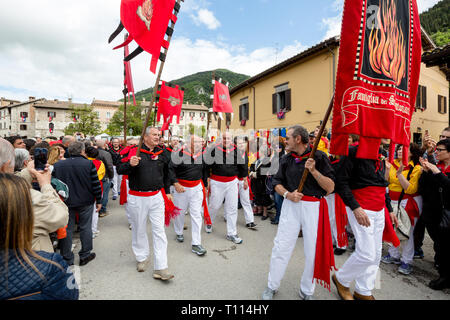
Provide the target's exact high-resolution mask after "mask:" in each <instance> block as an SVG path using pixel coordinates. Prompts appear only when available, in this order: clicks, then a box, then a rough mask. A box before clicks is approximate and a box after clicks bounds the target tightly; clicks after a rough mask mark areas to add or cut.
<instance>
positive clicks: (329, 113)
mask: <svg viewBox="0 0 450 320" xmlns="http://www.w3.org/2000/svg"><path fill="white" fill-rule="evenodd" d="M333 100H334V95H333V97H332V98H331V101H330V104H329V105H328V110H327V112H326V113H325V117H324V118H323V121H322V124H321V125H320V129H319V133H318V134H317V137H316V140H315V141H314V146H313V149H312V150H311V155H310V156H309V159H314V155H315V153H316V150H317V147H318V146H319V142H320V138H321V137H322V134H323V131H324V130H325V126H326V125H327V122H328V119H329V118H330V115H331V111H332V110H333ZM308 174H309V170H308V169H306V168H305V171H303V176H302V179H301V180H300V185H299V186H298V189H297V191H298V192H302V191H303V187H304V185H305V182H306V178H307V177H308Z"/></svg>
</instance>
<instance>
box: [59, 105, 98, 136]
mask: <svg viewBox="0 0 450 320" xmlns="http://www.w3.org/2000/svg"><path fill="white" fill-rule="evenodd" d="M69 110H70V112H71V113H72V115H73V116H75V117H76V118H77V121H76V122H74V123H71V124H69V125H68V126H67V127H66V128H65V129H64V134H66V135H73V134H74V133H76V132H81V133H84V134H85V135H86V136H95V135H98V134H99V133H100V132H101V125H100V120H99V119H98V116H97V113H96V112H94V108H93V107H91V106H88V105H86V104H85V105H84V106H83V107H81V108H75V107H74V106H70V107H69Z"/></svg>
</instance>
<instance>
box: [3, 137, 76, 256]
mask: <svg viewBox="0 0 450 320" xmlns="http://www.w3.org/2000/svg"><path fill="white" fill-rule="evenodd" d="M16 150H17V149H16ZM25 151H26V150H25ZM14 163H15V159H14V148H13V146H12V145H11V144H10V143H9V142H8V141H6V140H5V139H2V138H0V172H2V173H14ZM17 175H18V176H20V177H22V178H23V179H25V180H26V181H27V182H28V184H29V185H30V193H31V201H32V205H33V213H34V224H33V240H32V249H33V250H35V251H46V252H54V250H53V245H52V242H51V240H50V236H49V234H50V233H52V232H55V231H56V230H58V229H59V228H63V227H65V226H66V224H67V221H68V219H69V212H68V210H67V206H66V205H65V204H64V202H62V201H61V199H60V198H59V196H58V194H57V193H56V191H55V190H54V189H53V187H52V185H51V174H50V171H49V170H48V166H47V167H46V168H45V170H44V171H39V172H38V171H36V170H35V169H34V162H33V161H29V162H28V164H27V168H26V169H24V170H22V171H21V172H19V173H17ZM33 178H35V179H36V180H37V181H38V183H39V186H40V188H41V191H40V192H39V191H36V190H34V189H33V188H32V187H31V182H32V180H33Z"/></svg>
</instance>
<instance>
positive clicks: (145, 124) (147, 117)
mask: <svg viewBox="0 0 450 320" xmlns="http://www.w3.org/2000/svg"><path fill="white" fill-rule="evenodd" d="M181 1H183V0H177V4H178V5H180V3H181ZM174 14H175V15H177V14H178V12H177V11H175V13H174ZM174 27H175V23H174V22H173V21H171V25H170V28H172V29H174ZM172 34H173V33H172ZM172 34H171V35H169V36H168V38H167V42H168V43H169V44H170V40H171V39H172ZM167 51H169V49H168V48H164V53H163V55H164V56H165V57H166V58H167ZM165 62H166V59H164V60H163V61H161V64H160V66H159V71H158V76H157V77H156V81H155V86H154V87H153V95H152V100H151V102H150V105H149V106H148V110H147V116H146V118H145V122H144V127H143V128H142V133H141V137H140V139H139V144H138V149H137V152H136V157H139V155H140V154H141V148H142V143H143V142H144V135H145V130H146V129H147V126H148V123H149V122H150V116H151V113H152V109H153V104H154V103H155V101H156V92H157V91H158V86H159V81H160V80H161V74H162V71H163V68H164V64H165ZM157 112H158V108H157V107H156V105H155V118H154V121H153V125H156V113H157Z"/></svg>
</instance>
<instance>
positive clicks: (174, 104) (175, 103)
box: [156, 81, 184, 131]
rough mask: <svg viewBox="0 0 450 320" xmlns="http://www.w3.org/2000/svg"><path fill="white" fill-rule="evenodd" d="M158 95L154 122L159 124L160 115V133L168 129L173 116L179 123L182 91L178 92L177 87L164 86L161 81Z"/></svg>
mask: <svg viewBox="0 0 450 320" xmlns="http://www.w3.org/2000/svg"><path fill="white" fill-rule="evenodd" d="M157 93H158V94H159V102H157V105H158V113H157V118H156V120H157V121H158V122H159V121H160V119H161V115H162V117H163V122H164V124H163V127H162V128H161V131H165V130H167V129H168V128H169V124H170V123H171V122H172V120H173V116H176V117H177V123H180V113H181V107H182V106H183V99H184V91H182V90H180V89H179V87H178V85H177V86H175V88H172V87H169V86H166V83H165V82H164V81H162V85H161V89H160V90H159V91H158V92H157Z"/></svg>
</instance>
